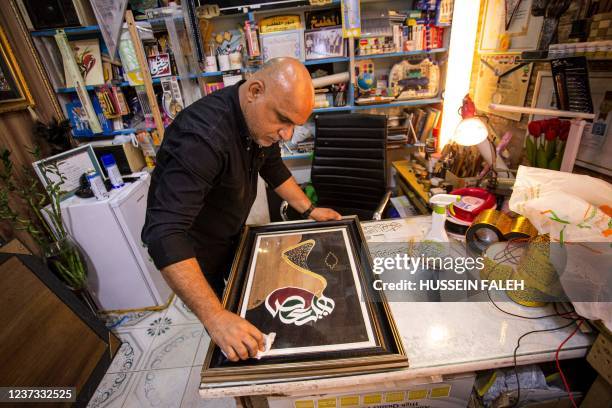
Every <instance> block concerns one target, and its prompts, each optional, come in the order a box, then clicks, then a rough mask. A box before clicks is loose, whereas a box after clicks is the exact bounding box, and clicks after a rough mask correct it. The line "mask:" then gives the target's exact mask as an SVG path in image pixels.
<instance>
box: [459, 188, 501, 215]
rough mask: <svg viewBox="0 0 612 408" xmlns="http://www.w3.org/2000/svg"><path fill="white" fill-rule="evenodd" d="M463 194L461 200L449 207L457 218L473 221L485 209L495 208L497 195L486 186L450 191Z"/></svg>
mask: <svg viewBox="0 0 612 408" xmlns="http://www.w3.org/2000/svg"><path fill="white" fill-rule="evenodd" d="M450 193H451V194H456V195H458V196H461V200H460V201H459V202H458V203H456V204H453V205H452V206H450V207H449V212H450V213H451V215H453V216H454V217H455V218H458V219H460V220H462V221H466V222H469V223H471V222H472V221H474V218H476V216H477V215H478V214H480V213H481V212H482V211H484V210H488V209H490V208H495V205H496V202H495V196H494V195H493V194H491V193H489V192H488V191H487V190H485V189H484V188H478V187H466V188H458V189H456V190H453V191H451V192H450Z"/></svg>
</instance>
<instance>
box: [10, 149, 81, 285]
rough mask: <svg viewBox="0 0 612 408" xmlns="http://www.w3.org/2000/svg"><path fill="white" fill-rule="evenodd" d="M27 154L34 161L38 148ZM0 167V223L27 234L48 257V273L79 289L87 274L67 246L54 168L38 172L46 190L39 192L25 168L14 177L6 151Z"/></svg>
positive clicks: (77, 255) (59, 182)
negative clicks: (49, 271)
mask: <svg viewBox="0 0 612 408" xmlns="http://www.w3.org/2000/svg"><path fill="white" fill-rule="evenodd" d="M28 152H29V153H30V154H31V155H32V157H33V158H34V159H35V160H37V159H40V157H41V153H40V149H39V148H38V147H35V148H34V149H31V150H29V151H28ZM0 163H1V168H0V182H1V185H0V219H2V220H6V221H9V222H10V223H11V224H12V225H13V226H14V228H15V229H17V230H21V231H26V232H27V233H29V234H30V235H31V236H32V238H33V239H34V241H35V242H36V244H37V245H38V246H39V247H40V248H41V250H42V252H43V253H45V255H46V256H47V255H49V256H48V259H49V262H50V266H51V269H52V270H53V271H54V272H55V273H56V274H57V275H58V277H59V278H61V279H62V280H63V281H64V282H65V283H66V284H68V285H69V286H71V287H72V288H74V289H80V288H83V287H84V286H85V283H86V281H87V271H86V269H85V266H84V264H83V260H82V258H81V255H80V253H79V251H78V248H77V247H76V246H75V245H72V244H70V243H69V242H68V241H69V237H68V233H67V232H66V229H65V228H64V223H63V221H62V212H61V207H60V202H61V197H62V195H63V194H64V192H63V191H62V185H63V183H64V182H65V181H66V178H65V177H64V176H63V175H62V173H61V172H60V171H59V168H58V166H57V164H56V163H53V164H48V165H46V166H44V167H43V168H42V169H41V173H42V174H43V178H44V179H45V183H46V187H45V188H44V189H41V187H40V184H39V182H38V180H37V179H36V177H35V176H34V175H33V172H32V170H31V169H30V168H29V167H27V166H23V168H22V169H21V172H19V174H18V173H17V171H16V170H15V166H14V164H13V161H12V160H11V152H10V151H9V150H8V149H3V150H2V151H0ZM42 191H44V193H43V192H42ZM45 193H46V194H45ZM19 209H21V210H19ZM43 213H44V214H45V215H46V216H47V218H46V219H45V217H44V216H43ZM47 220H49V221H47ZM51 249H53V251H52V253H50V250H51Z"/></svg>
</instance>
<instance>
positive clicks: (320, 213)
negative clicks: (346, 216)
mask: <svg viewBox="0 0 612 408" xmlns="http://www.w3.org/2000/svg"><path fill="white" fill-rule="evenodd" d="M309 218H312V219H313V220H315V221H330V220H339V219H341V218H342V216H341V215H340V214H338V213H337V212H336V211H334V210H332V209H331V208H323V207H317V208H315V209H314V210H312V212H311V213H310V217H309Z"/></svg>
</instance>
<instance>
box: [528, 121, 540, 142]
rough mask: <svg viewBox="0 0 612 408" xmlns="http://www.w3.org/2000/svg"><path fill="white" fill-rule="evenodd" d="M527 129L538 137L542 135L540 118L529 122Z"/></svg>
mask: <svg viewBox="0 0 612 408" xmlns="http://www.w3.org/2000/svg"><path fill="white" fill-rule="evenodd" d="M527 129H529V133H531V135H532V136H533V137H536V138H537V137H540V134H541V133H542V127H541V126H540V121H539V120H534V121H532V122H529V124H528V125H527Z"/></svg>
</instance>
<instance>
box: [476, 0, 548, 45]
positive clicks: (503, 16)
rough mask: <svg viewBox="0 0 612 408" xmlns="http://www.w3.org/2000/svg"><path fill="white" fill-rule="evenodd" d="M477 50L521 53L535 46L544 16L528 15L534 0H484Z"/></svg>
mask: <svg viewBox="0 0 612 408" xmlns="http://www.w3.org/2000/svg"><path fill="white" fill-rule="evenodd" d="M485 1H486V4H485V7H484V14H483V16H482V18H483V22H482V28H481V30H480V40H479V44H480V45H479V49H478V51H479V52H480V53H491V52H521V51H528V50H535V49H536V48H537V46H538V40H539V37H540V31H541V30H542V24H543V22H544V17H541V16H540V17H534V16H532V15H531V6H532V4H533V1H534V0H485Z"/></svg>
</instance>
